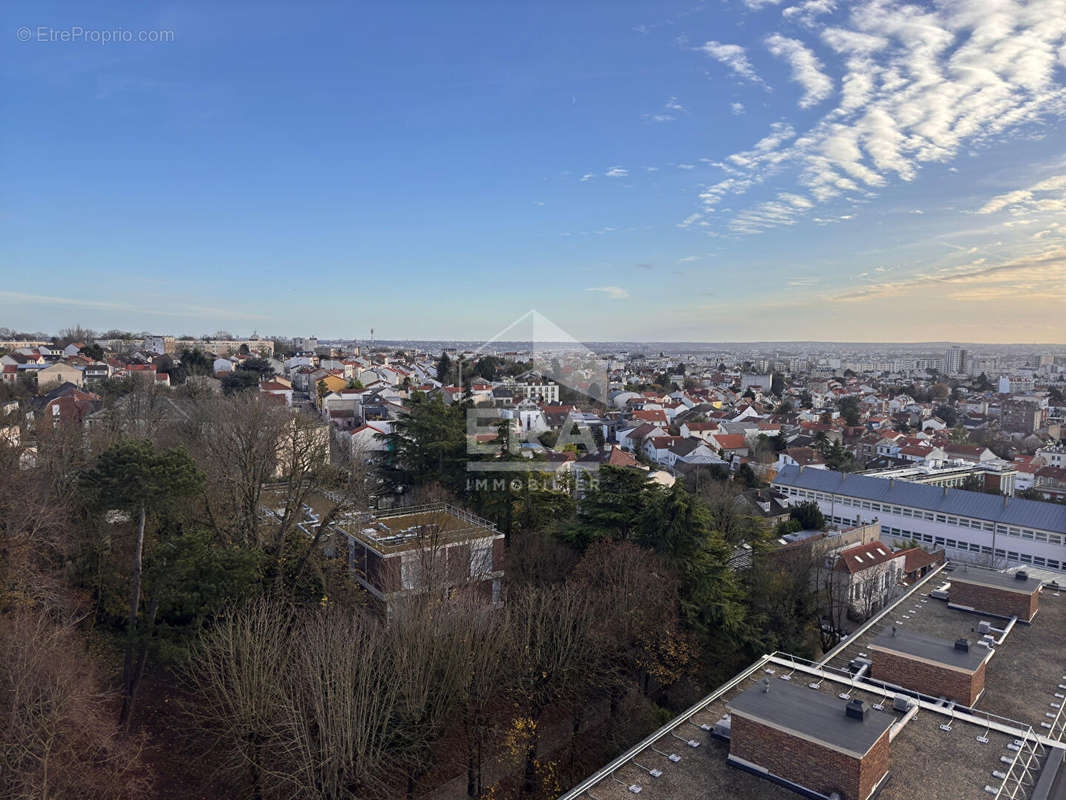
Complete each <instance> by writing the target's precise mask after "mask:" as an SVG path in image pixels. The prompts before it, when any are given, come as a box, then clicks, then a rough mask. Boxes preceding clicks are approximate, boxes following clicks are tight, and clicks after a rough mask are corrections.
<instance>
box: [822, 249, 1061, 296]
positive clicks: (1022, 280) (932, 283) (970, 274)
mask: <svg viewBox="0 0 1066 800" xmlns="http://www.w3.org/2000/svg"><path fill="white" fill-rule="evenodd" d="M930 293H933V296H936V297H938V298H940V299H941V300H954V301H958V302H987V301H992V300H997V299H1003V298H1010V297H1017V298H1026V297H1030V298H1031V299H1033V300H1034V301H1035V300H1037V299H1039V300H1040V301H1047V300H1049V299H1054V300H1056V301H1061V300H1066V247H1053V248H1050V249H1047V250H1043V251H1039V252H1037V253H1034V254H1031V255H1021V256H1016V257H1014V258H1009V259H1007V260H1005V261H1001V262H999V263H996V264H987V263H985V262H984V261H983V260H978V261H975V262H971V263H970V264H965V265H962V266H960V267H950V268H945V269H943V270H939V271H937V272H934V273H924V274H923V273H919V274H917V275H912V276H910V277H908V278H904V279H901V280H897V281H882V282H877V283H871V284H869V285H867V286H860V287H857V288H855V289H850V290H848V291H845V292H841V293H839V294H836V295H833V296H831V297H829V298H828V299H829V300H830V301H832V302H839V303H857V302H869V301H871V300H879V299H884V298H899V297H906V296H912V295H919V294H920V295H924V296H929V294H930Z"/></svg>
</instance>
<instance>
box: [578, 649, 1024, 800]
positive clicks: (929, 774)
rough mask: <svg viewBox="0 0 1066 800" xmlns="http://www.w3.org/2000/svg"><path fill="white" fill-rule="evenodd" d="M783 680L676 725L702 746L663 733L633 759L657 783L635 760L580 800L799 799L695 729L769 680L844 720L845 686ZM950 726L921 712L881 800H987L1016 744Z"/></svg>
mask: <svg viewBox="0 0 1066 800" xmlns="http://www.w3.org/2000/svg"><path fill="white" fill-rule="evenodd" d="M786 674H788V670H787V669H783V668H781V667H777V668H776V673H775V674H774V675H767V674H765V673H763V672H762V671H756V672H755V674H754V676H753V678H754V680H747V681H745V682H744V684H742V685H741V686H739V687H737V688H736V689H733V690H731V691H730V692H728V693H727V694H726V695H725V696H724V697H721V698H719V699H717V700H715V701H714V702H713V703H712V704H711V705H709V706H708V707H707V708H705V709H704V710H702V711H699V712H697V713H696V714H695V715H693V717H692V722H693V723H695V724H691V725H690V724H688V723H687V722H685V721H684V720H678V725H677V727H675V728H674V729H673V733H674V734H676V735H677V736H678V737H680V738H682V739H690V738H691V739H693V740H695V741H698V742H699V743H700V746H699V747H697V748H691V747H688V746H686V745H685V743H684V742H683V741H678V739H676V738H674V736H672V735H671V734H670V733H666V734H664V735H663V736H662V737H660V738H659V739H658V740H656V741H655V742H654V743H652V745H651V746H650V747H647V748H645V749H644V750H642V751H641V752H640V753H639V754H638V755H637V756H636V758H635V759H634V760H635V761H636V762H637V763H639V764H641V765H643V766H645V767H648V768H657V769H661V770H662V772H663V774H662V776H661V777H660V778H657V779H656V778H652V777H651V776H650V775H648V774H647V773H646V772H644V771H643V770H641V769H640V768H639V767H637V766H636V765H635V764H634V763H633V761H630V762H628V763H627V764H625V765H623V766H621V767H619V768H618V769H617V770H616V771H615V773H614V778H615V780H611V779H610V778H604V779H603V780H601V781H599V782H598V783H596V785H595V786H593V787H592V791H591V792H590V793H589V794H583V795H582V796H581V797H580V800H587V798H588V797H590V796H591V797H595V798H596V800H627V798H632V797H633V795H632V794H631V793H630V792H629V791H628V790H627V788H626V787H627V786H630V785H632V784H638V785H640V786H641V787H642V788H643V791H642V793H641V795H640V796H641V797H645V798H649V800H722V798H735V800H796V798H797V797H798V795H796V794H795V793H794V792H792V791H790V790H789V789H786V788H784V787H782V786H779V785H778V784H775V783H772V782H771V781H768V780H766V779H765V778H760V777H758V776H756V775H753V774H752V773H750V772H746V771H745V770H741V769H737V768H736V767H732V766H730V765H729V763H728V761H727V756H728V755H729V743H728V742H724V741H721V740H719V739H716V738H714V737H713V736H710V735H708V734H707V733H705V732H703V731H701V730H699V728H698V727H696V725H700V724H708V725H714V723H715V722H716V721H717V720H718V719H719V718H720V717H721V716H722V715H723V714H726V713H728V709H727V705H732V703H733V702H734V700H735V699H736V697H738V696H739V695H740V694H742V693H743V692H744V691H746V690H748V689H750V688H755V689H756V690H758V691H760V692H761V691H762V690H761V689H760V688H759V685H760V684H761V682H762V679H763V678H766V677H769V678H770V680H771V681H772V683H773V686H772V687H771V689H770V691H771V693H773V692H774V691H776V690H778V689H780V687H781V686H784V685H786V684H789V683H791V684H793V685H794V686H795V687H796V688H798V689H800V690H801V691H804V692H808V693H810V694H811V695H812V696H816V697H817V696H820V697H822V698H823V699H824V700H826V701H829V702H834V703H838V704H840V706H839V707H840V708H841V712H840V713H841V714H843V713H844V712H843V708H842V706H843V703H844V701H843V700H841V699H840V698H839V697H838V694H839V693H840V692H842V691H846V690H847V687H846V686H844V685H841V684H834V683H831V682H829V681H824V682H822V684H821V685H820V688H818V689H811V688H809V687H808V683H809V682H810V678H809V677H805V676H804V675H802V673H798V672H797V673H796V674H795V675H793V676H792V680H791V681H782V680H781V679H780V678H781V676H782V675H786ZM851 696H852V697H855V698H858V699H861V700H865V701H866V702H867V703H870V704H874V703H879V702H882V701H883V700H884V697H883V696H882V695H878V694H873V693H869V692H864V691H862V690H860V689H855V690H852V691H851ZM885 711H886V713H889V714H891V716H892V717H893V718H894V719H898V718H900V717H901V716H902V715H901V714H900V713H898V712H893V711H892V703H891V701H889V702H888V705H887V706H886V707H885ZM894 719H893V721H894ZM946 719H947V717H946V716H944V715H940V714H935V713H931V712H924V711H923V712H920V713H919V714H918V715H917V716H915V717H914V718H913V719H912V720H911V721H910V722H908V723H907V724H906V726H905V727H904V728H903V730H902V732H901V733H900V734H899V735H898V736H897V737H896V738H895V739H893V740H892V743H891V745H890V751H891V752H890V756H889V761H890V764H889V770H890V773H891V775H890V777H889V781H888V783H887V784H886V786H885V788H884V789H883V790H882V791H881V794H879V795H878V800H960V798H974V799H975V800H976V798H980V797H990V795H986V794H984V792H983V789H984V786H985V785H986V784H996V785H998V783H999V781H998V780H996V778H995V777H993V775H992V773H993V771H995V770H999V769H1003V768H1004V764H1003V762H1001V761H1000V757H1001V756H1008V757H1009V756H1011V755H1013V753H1012V751H1011V750H1010V749H1008V747H1007V744H1008V743H1009V742H1010V741H1011V739H1012V738H1013V737H1011V736H1009V735H1007V734H1002V733H997V732H996V731H989V732H988V735H987V737H986V738H988V740H989V741H988V742H987V743H981V742H979V741H977V736H979V735H982V734H983V733H984V728H983V727H979V726H974V725H971V724H968V723H965V722H962V721H959V720H956V721H955V722H954V723H953V725H952V729H951V731H944V730H941V728H940V725H941V723H943V722H945V721H946ZM657 751H658V752H657ZM662 753H667V754H669V753H676V754H677V755H679V756H681V760H680V761H679V762H677V763H673V762H671V761H669V760H668V759H667V758H665V757H664V756H663V755H661V754H662Z"/></svg>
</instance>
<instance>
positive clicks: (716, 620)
mask: <svg viewBox="0 0 1066 800" xmlns="http://www.w3.org/2000/svg"><path fill="white" fill-rule="evenodd" d="M636 542H637V544H640V545H642V546H644V547H650V548H651V549H653V550H655V552H656V553H658V554H659V555H660V556H662V558H663V559H664V561H665V562H666V564H667V565H668V566H669V567H671V569H673V570H674V572H675V573H676V574H677V575H678V577H679V579H680V608H681V616H682V619H683V620H684V621H685V623H686V624H687V625H688V626H689V628H690V629H691V630H694V631H695V632H696V633H697V634H698V635H699V636H700V637H701V638H702V639H703V641H704V643H705V644H706V645H707V646H708V647H710V648H712V649H714V648H719V649H722V650H723V651H724V652H732V650H733V648H734V646H735V644H736V643H737V642H738V641H742V640H743V637H744V635H745V629H744V625H745V618H744V616H745V615H744V604H743V595H742V592H741V589H740V586H739V584H738V581H737V577H736V573H735V572H734V571H733V570H732V569H730V566H729V564H730V554H731V547H730V545H729V544H728V543H727V542H726V541H725V538H724V537H723V536H722V535H721V533H719V532H718V531H713V530H711V528H710V517H709V515H708V512H707V510H706V508H704V507H703V505H702V504H701V503H700V502H699V501H698V500H697V499H696V498H694V497H692V496H691V495H690V494H688V492H686V491H685V490H684V489H683V488H682V486H681V484H674V486H673V487H672V488H671V489H669V490H666V491H662V490H660V491H659V492H658V493H657V494H656V495H655V497H654V499H653V501H652V502H651V503H649V504H648V506H647V508H646V510H645V512H644V513H643V514H642V515H641V519H640V530H639V533H638V535H637V537H636Z"/></svg>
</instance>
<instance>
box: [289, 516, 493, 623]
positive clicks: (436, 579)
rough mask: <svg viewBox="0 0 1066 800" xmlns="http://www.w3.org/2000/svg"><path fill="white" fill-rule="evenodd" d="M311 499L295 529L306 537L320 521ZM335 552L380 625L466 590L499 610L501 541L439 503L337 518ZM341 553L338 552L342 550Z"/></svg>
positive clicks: (485, 525) (480, 522)
mask: <svg viewBox="0 0 1066 800" xmlns="http://www.w3.org/2000/svg"><path fill="white" fill-rule="evenodd" d="M326 505H328V504H327V503H326V502H325V501H323V500H321V499H320V498H319V499H312V502H311V503H310V504H309V508H308V509H307V510H306V511H305V519H304V521H303V522H302V523H301V526H302V529H304V532H305V533H310V532H311V529H312V528H313V527H314V526H315V525H316V524H317V523H318V522H319V521H320V519H321V517H322V516H323V515H324V513H325V511H324V507H325V506H326ZM330 531H331V533H332V534H334V535H335V537H336V539H337V542H336V543H335V546H336V548H337V552H344V550H346V551H347V558H348V567H349V570H350V571H351V574H352V576H353V577H354V578H355V579H356V581H358V582H359V584H360V585H361V586H362V587H363V588H364V589H365V590H366V591H367V593H368V595H369V597H370V605H371V607H372V608H374V609H375V610H376V611H377V612H378V613H380V614H381V615H382V616H383V617H384V618H385V619H386V620H387V619H389V618H390V617H391V616H392V615H393V614H394V613H395V612H396V610H397V609H398V608H400V607H401V606H402V605H403V603H404V601H405V600H406V599H407V598H409V597H414V596H418V595H422V594H425V593H427V592H439V593H441V594H442V596H445V597H447V596H450V594H451V593H452V592H454V591H455V590H457V589H458V588H460V587H464V586H468V587H471V588H472V589H473V590H474V591H475V592H476V593H477V595H478V596H479V597H480V598H482V599H483V600H484V601H485V603H486V604H491V605H497V604H499V603H500V602H502V594H501V581H502V579H503V575H504V572H503V563H504V552H503V538H504V537H503V534H502V533H501V532H500V531H498V530H497V529H496V527H495V526H494V525H493V524H492V523H491V522H489V521H488V520H485V519H482V518H481V517H478V516H476V515H474V514H471V513H470V512H468V511H466V510H464V509H461V508H458V507H456V506H452V505H448V504H445V503H438V504H435V505H429V506H415V507H412V508H397V509H389V510H381V511H376V512H370V513H351V514H347V515H342V516H341V517H340V518H338V519H337V520H336V521H335V522H334V523H333V525H332V526H331V527H330ZM342 548H344V549H342Z"/></svg>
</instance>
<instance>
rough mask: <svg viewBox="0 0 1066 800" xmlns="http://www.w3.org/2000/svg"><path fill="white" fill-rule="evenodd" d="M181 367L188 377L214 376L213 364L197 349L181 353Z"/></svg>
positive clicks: (185, 350)
mask: <svg viewBox="0 0 1066 800" xmlns="http://www.w3.org/2000/svg"><path fill="white" fill-rule="evenodd" d="M181 365H182V366H183V367H185V372H186V373H187V374H188V375H214V374H215V365H214V362H213V361H212V360H211V359H210V358H208V357H207V356H206V355H205V354H204V351H203V350H201V349H200V348H199V347H197V348H195V349H193V350H189V349H188V348H186V349H184V350H182V351H181Z"/></svg>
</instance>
